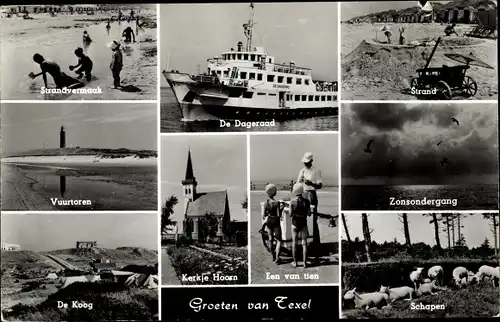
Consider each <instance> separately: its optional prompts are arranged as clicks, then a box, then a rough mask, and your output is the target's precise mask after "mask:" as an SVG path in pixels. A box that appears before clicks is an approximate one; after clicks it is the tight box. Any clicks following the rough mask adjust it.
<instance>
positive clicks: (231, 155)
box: [160, 135, 248, 286]
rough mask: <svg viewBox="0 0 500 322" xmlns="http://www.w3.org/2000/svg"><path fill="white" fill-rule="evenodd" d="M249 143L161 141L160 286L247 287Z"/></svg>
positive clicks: (231, 138) (239, 138) (238, 139)
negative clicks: (239, 285)
mask: <svg viewBox="0 0 500 322" xmlns="http://www.w3.org/2000/svg"><path fill="white" fill-rule="evenodd" d="M247 182H248V180H247V138H246V136H244V135H227V136H212V135H210V136H194V135H181V136H162V137H161V210H162V211H161V227H160V231H161V240H162V242H161V244H162V247H161V256H162V260H161V266H162V267H161V284H162V285H163V286H180V285H237V284H248V248H247V247H248V237H247V235H248V212H247V207H248V199H247V198H248V196H247V188H248V184H247Z"/></svg>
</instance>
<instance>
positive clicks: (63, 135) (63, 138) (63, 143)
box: [59, 126, 66, 149]
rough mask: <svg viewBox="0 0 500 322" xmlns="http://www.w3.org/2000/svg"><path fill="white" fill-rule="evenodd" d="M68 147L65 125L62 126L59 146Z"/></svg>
mask: <svg viewBox="0 0 500 322" xmlns="http://www.w3.org/2000/svg"><path fill="white" fill-rule="evenodd" d="M65 147H66V131H64V126H61V131H60V132H59V148H61V149H64V148H65Z"/></svg>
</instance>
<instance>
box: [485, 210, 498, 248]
mask: <svg viewBox="0 0 500 322" xmlns="http://www.w3.org/2000/svg"><path fill="white" fill-rule="evenodd" d="M483 218H484V219H486V220H488V221H489V225H490V228H491V232H492V233H493V245H494V247H495V256H498V233H499V232H498V227H499V221H498V219H499V214H494V213H489V214H483Z"/></svg>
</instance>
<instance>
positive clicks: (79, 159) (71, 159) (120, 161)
mask: <svg viewBox="0 0 500 322" xmlns="http://www.w3.org/2000/svg"><path fill="white" fill-rule="evenodd" d="M2 164H14V165H21V164H25V165H72V166H95V167H99V166H157V164H158V158H157V157H147V158H139V157H136V156H126V157H118V158H106V157H103V156H102V155H78V156H77V155H67V156H63V155H55V156H24V157H8V158H3V159H2Z"/></svg>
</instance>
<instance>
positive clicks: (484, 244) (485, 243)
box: [480, 237, 490, 249]
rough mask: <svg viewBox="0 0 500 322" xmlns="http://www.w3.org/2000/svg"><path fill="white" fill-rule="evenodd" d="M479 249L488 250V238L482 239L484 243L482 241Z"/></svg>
mask: <svg viewBox="0 0 500 322" xmlns="http://www.w3.org/2000/svg"><path fill="white" fill-rule="evenodd" d="M480 247H481V248H486V249H489V248H490V240H489V239H488V237H484V241H483V243H482V244H481V246H480Z"/></svg>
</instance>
